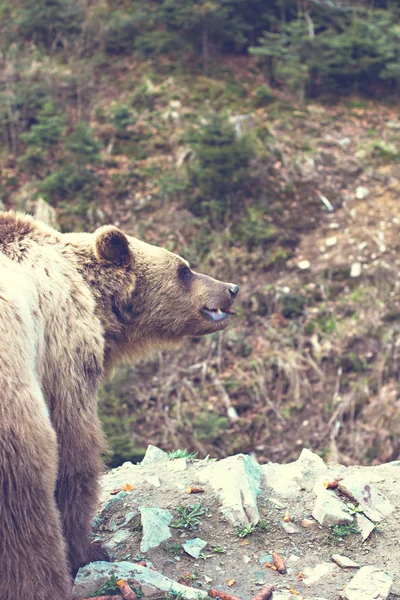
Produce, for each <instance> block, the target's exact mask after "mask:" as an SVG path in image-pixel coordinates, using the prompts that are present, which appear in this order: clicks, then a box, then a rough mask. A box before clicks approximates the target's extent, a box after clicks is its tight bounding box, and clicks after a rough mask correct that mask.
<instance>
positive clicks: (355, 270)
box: [350, 262, 362, 277]
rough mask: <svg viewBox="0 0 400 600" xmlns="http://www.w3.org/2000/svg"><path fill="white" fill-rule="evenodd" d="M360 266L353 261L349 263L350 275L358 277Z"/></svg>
mask: <svg viewBox="0 0 400 600" xmlns="http://www.w3.org/2000/svg"><path fill="white" fill-rule="evenodd" d="M361 270H362V266H361V263H359V262H355V263H353V264H352V265H351V268H350V277H360V275H361Z"/></svg>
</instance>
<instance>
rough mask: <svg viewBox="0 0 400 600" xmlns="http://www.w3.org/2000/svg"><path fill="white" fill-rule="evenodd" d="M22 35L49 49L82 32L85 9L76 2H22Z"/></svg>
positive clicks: (20, 28) (44, 0) (28, 0)
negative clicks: (66, 37)
mask: <svg viewBox="0 0 400 600" xmlns="http://www.w3.org/2000/svg"><path fill="white" fill-rule="evenodd" d="M20 5H21V11H20V15H19V18H18V25H19V30H20V32H21V34H22V35H23V36H24V37H25V38H27V39H30V40H33V41H34V42H36V43H39V44H43V45H44V46H46V47H47V48H49V47H51V46H52V45H55V44H57V43H60V44H62V43H63V41H64V37H65V36H70V35H76V34H77V33H79V32H80V31H81V23H82V21H83V8H82V7H81V5H80V2H79V1H76V0H20Z"/></svg>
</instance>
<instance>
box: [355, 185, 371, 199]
mask: <svg viewBox="0 0 400 600" xmlns="http://www.w3.org/2000/svg"><path fill="white" fill-rule="evenodd" d="M367 196H369V189H368V188H366V187H362V186H361V185H360V186H359V187H358V188H357V189H356V198H357V200H364V198H366V197H367Z"/></svg>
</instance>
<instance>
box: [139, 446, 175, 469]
mask: <svg viewBox="0 0 400 600" xmlns="http://www.w3.org/2000/svg"><path fill="white" fill-rule="evenodd" d="M160 460H168V454H167V453H166V452H164V450H161V448H157V446H152V444H149V445H148V446H147V450H146V454H145V455H144V458H143V460H142V462H141V464H142V465H148V464H150V463H154V462H159V461H160Z"/></svg>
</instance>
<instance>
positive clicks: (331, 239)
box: [325, 236, 338, 248]
mask: <svg viewBox="0 0 400 600" xmlns="http://www.w3.org/2000/svg"><path fill="white" fill-rule="evenodd" d="M337 241H338V240H337V237H336V236H332V237H328V238H326V240H325V246H326V247H327V248H333V246H336V244H337Z"/></svg>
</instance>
